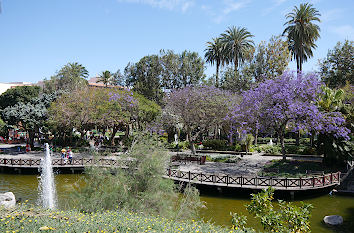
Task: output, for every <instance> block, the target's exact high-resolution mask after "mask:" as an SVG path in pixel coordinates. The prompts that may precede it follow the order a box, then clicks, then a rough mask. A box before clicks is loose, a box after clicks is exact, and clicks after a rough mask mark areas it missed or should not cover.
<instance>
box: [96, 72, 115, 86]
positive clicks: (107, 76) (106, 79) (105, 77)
mask: <svg viewBox="0 0 354 233" xmlns="http://www.w3.org/2000/svg"><path fill="white" fill-rule="evenodd" d="M111 79H112V74H111V72H109V71H108V70H106V71H102V73H101V74H100V76H99V77H98V79H97V81H96V83H98V82H102V83H103V84H104V85H105V86H106V87H107V86H108V84H109V83H110V82H111Z"/></svg>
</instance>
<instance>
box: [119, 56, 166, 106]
mask: <svg viewBox="0 0 354 233" xmlns="http://www.w3.org/2000/svg"><path fill="white" fill-rule="evenodd" d="M124 73H125V76H126V82H127V85H128V86H131V87H133V90H134V91H136V92H138V93H140V94H142V95H143V96H145V97H146V98H148V99H150V100H153V101H155V102H157V103H160V102H161V100H162V97H163V92H162V86H161V73H162V66H161V64H160V62H159V57H158V56H157V55H150V56H145V57H143V58H141V59H140V61H139V62H137V63H135V64H131V63H129V64H128V65H127V66H126V68H125V71H124Z"/></svg>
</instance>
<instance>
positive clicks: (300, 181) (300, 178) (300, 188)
mask: <svg viewBox="0 0 354 233" xmlns="http://www.w3.org/2000/svg"><path fill="white" fill-rule="evenodd" d="M299 182H300V189H301V185H302V179H301V176H300V180H299Z"/></svg>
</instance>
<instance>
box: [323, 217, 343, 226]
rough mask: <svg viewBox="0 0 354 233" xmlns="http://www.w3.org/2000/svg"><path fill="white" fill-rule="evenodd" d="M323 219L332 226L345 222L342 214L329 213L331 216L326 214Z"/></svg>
mask: <svg viewBox="0 0 354 233" xmlns="http://www.w3.org/2000/svg"><path fill="white" fill-rule="evenodd" d="M323 221H324V222H325V223H326V224H328V225H332V226H336V225H341V224H343V218H342V216H339V215H329V216H325V217H324V218H323Z"/></svg>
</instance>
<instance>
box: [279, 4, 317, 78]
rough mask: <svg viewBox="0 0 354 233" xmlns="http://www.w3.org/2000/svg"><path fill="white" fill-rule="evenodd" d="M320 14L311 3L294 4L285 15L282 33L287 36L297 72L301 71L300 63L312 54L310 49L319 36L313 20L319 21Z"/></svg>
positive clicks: (313, 46)
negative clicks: (284, 26)
mask: <svg viewBox="0 0 354 233" xmlns="http://www.w3.org/2000/svg"><path fill="white" fill-rule="evenodd" d="M319 16H321V14H320V13H319V12H318V10H316V9H315V8H314V7H313V5H312V4H309V3H305V4H300V7H299V8H298V7H297V6H295V8H294V9H293V11H292V12H290V13H288V14H287V15H286V18H287V20H288V21H287V22H286V23H285V24H284V25H287V27H286V28H285V29H284V32H283V35H285V34H286V35H287V37H288V46H289V51H290V52H291V54H292V56H293V57H294V59H295V60H296V67H297V71H298V72H302V64H303V63H304V62H305V61H307V59H308V58H310V57H312V56H313V52H312V49H314V48H316V47H317V46H316V44H315V42H316V40H317V39H318V38H319V37H320V34H319V31H320V27H319V26H318V25H316V24H315V23H314V22H315V21H317V22H321V20H320V19H319V18H318V17H319Z"/></svg>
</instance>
